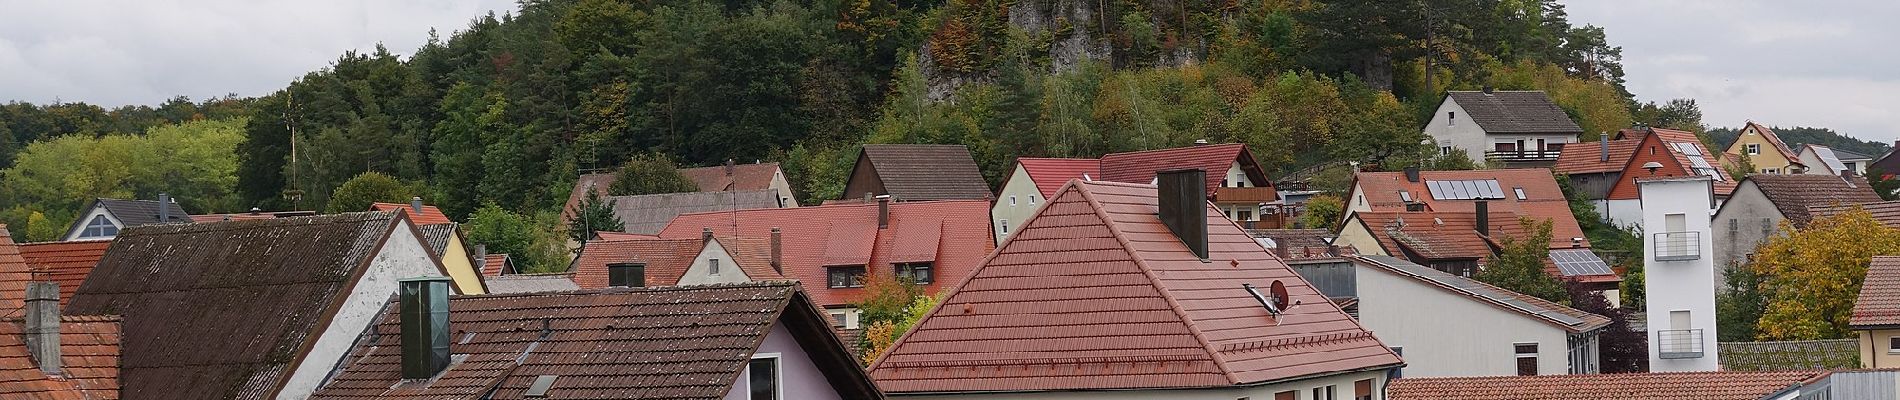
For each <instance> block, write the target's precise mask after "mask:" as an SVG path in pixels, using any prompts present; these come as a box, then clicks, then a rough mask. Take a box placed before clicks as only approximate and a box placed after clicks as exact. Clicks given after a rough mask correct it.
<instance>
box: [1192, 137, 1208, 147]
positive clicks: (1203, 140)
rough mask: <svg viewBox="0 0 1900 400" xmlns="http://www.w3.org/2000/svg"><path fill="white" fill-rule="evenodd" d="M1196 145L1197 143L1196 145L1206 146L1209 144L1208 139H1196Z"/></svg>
mask: <svg viewBox="0 0 1900 400" xmlns="http://www.w3.org/2000/svg"><path fill="white" fill-rule="evenodd" d="M1194 145H1195V146H1206V145H1207V139H1194Z"/></svg>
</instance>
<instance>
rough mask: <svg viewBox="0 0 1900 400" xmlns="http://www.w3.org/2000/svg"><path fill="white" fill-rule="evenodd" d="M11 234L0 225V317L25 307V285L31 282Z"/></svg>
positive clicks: (12, 313) (4, 226)
mask: <svg viewBox="0 0 1900 400" xmlns="http://www.w3.org/2000/svg"><path fill="white" fill-rule="evenodd" d="M31 271H32V270H31V268H28V267H27V265H26V259H25V258H22V257H20V248H19V246H17V245H14V244H13V234H11V233H8V232H7V226H6V225H4V224H0V315H15V314H16V313H19V312H20V310H21V309H22V308H24V307H26V283H27V282H30V281H32V280H33V275H32V272H31Z"/></svg>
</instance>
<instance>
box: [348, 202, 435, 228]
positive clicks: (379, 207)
mask: <svg viewBox="0 0 1900 400" xmlns="http://www.w3.org/2000/svg"><path fill="white" fill-rule="evenodd" d="M369 210H370V211H396V210H402V211H403V212H406V213H409V220H410V221H412V222H414V223H415V224H416V226H423V225H435V224H448V223H454V222H455V221H450V220H449V216H448V215H446V214H443V213H442V209H440V208H435V206H431V205H424V206H422V212H416V210H415V208H413V207H411V206H410V205H408V204H396V203H374V204H370V206H369Z"/></svg>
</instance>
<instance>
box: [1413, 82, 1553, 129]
mask: <svg viewBox="0 0 1900 400" xmlns="http://www.w3.org/2000/svg"><path fill="white" fill-rule="evenodd" d="M1445 95H1446V96H1448V97H1451V98H1452V99H1453V100H1455V101H1457V102H1458V106H1459V107H1463V108H1464V109H1465V114H1469V115H1470V117H1469V118H1471V120H1472V121H1473V122H1476V123H1477V124H1478V126H1479V127H1482V128H1484V131H1485V132H1488V133H1583V128H1582V127H1579V126H1577V122H1576V121H1571V120H1570V115H1569V114H1565V113H1564V109H1563V108H1561V107H1557V103H1556V102H1552V101H1550V96H1547V95H1545V94H1544V92H1543V91H1541V90H1536V91H1533V90H1496V91H1492V92H1490V93H1485V92H1481V91H1451V92H1449V93H1446V94H1445Z"/></svg>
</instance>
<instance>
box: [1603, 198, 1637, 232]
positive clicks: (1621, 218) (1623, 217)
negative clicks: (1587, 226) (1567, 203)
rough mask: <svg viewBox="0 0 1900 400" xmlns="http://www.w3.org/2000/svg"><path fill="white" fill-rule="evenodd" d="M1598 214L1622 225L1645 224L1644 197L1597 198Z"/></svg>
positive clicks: (1615, 223)
mask: <svg viewBox="0 0 1900 400" xmlns="http://www.w3.org/2000/svg"><path fill="white" fill-rule="evenodd" d="M1591 203H1595V204H1596V206H1597V215H1598V216H1601V217H1603V219H1604V220H1606V221H1608V222H1609V223H1611V224H1614V225H1616V226H1621V227H1632V226H1641V225H1642V224H1643V200H1642V199H1617V200H1597V201H1593V202H1591Z"/></svg>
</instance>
